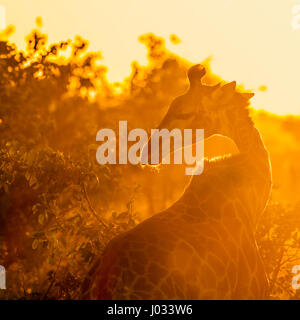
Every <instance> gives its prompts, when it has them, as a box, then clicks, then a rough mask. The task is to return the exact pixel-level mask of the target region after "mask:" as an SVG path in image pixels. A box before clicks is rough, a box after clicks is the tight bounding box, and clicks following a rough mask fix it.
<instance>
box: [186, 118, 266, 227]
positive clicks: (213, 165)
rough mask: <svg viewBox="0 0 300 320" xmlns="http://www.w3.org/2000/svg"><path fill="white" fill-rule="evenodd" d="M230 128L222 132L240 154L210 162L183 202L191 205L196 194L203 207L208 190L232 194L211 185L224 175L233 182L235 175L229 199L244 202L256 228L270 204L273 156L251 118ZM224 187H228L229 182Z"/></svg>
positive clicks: (233, 123)
mask: <svg viewBox="0 0 300 320" xmlns="http://www.w3.org/2000/svg"><path fill="white" fill-rule="evenodd" d="M227 128H229V129H227V130H224V131H223V132H220V133H221V134H223V135H224V136H227V137H228V138H231V139H232V140H233V141H234V142H235V144H236V145H237V147H238V149H239V151H240V154H238V155H236V156H229V157H222V158H220V159H218V160H216V161H208V162H207V163H206V164H205V166H204V173H203V175H200V176H194V177H193V179H192V180H191V183H190V185H189V187H188V188H187V190H186V191H187V192H186V193H187V197H184V199H183V202H185V203H186V205H187V206H189V203H188V202H190V200H189V196H188V194H191V193H192V194H197V197H198V199H199V203H198V205H199V207H201V206H203V199H202V195H203V193H204V191H205V189H206V188H209V189H212V191H213V192H214V191H215V192H216V193H220V192H221V193H222V192H224V191H225V192H224V193H226V192H228V190H222V189H220V188H222V187H219V186H215V185H211V178H212V177H213V176H214V175H218V174H219V173H220V172H221V174H222V175H223V176H222V177H223V179H224V180H226V179H231V178H232V175H233V176H234V178H235V179H236V180H235V181H234V187H233V188H232V191H230V192H232V194H231V193H230V194H229V195H228V196H227V200H226V201H228V202H235V201H242V203H243V206H244V207H245V208H246V209H247V210H248V217H247V219H248V220H249V221H250V223H251V225H252V226H253V227H254V228H255V227H256V225H257V222H258V219H259V216H260V214H261V213H262V211H263V210H264V208H265V206H266V204H267V201H268V198H269V194H270V189H271V171H270V161H269V155H268V152H267V150H266V148H265V146H264V143H263V141H262V138H261V135H260V133H259V131H258V130H257V129H256V128H255V126H254V124H253V122H252V120H251V118H250V117H249V118H246V120H242V121H241V120H239V121H236V122H235V121H233V122H231V123H229V124H228V126H227ZM220 169H221V170H220ZM212 180H214V179H212ZM221 185H226V181H224V183H223V182H222V183H221ZM225 188H226V187H225ZM230 190H231V189H230ZM241 199H242V200H241Z"/></svg>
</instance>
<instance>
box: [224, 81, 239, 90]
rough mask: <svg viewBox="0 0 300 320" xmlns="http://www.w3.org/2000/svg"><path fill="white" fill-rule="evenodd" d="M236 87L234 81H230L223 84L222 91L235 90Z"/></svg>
mask: <svg viewBox="0 0 300 320" xmlns="http://www.w3.org/2000/svg"><path fill="white" fill-rule="evenodd" d="M235 88H236V81H232V82H230V83H226V84H225V85H224V86H223V90H224V91H227V90H228V91H230V90H235Z"/></svg>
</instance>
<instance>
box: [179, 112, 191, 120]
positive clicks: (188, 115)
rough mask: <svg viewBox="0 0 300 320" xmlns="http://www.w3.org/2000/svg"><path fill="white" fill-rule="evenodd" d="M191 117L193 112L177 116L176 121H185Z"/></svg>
mask: <svg viewBox="0 0 300 320" xmlns="http://www.w3.org/2000/svg"><path fill="white" fill-rule="evenodd" d="M192 116H193V112H189V113H181V114H179V115H178V116H177V118H178V119H181V120H186V119H189V118H191V117H192Z"/></svg>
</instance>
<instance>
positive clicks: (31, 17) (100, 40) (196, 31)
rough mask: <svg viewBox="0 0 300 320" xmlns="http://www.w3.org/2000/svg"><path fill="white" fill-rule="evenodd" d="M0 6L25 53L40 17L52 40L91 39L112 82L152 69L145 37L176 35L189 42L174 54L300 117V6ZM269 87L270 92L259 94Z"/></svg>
mask: <svg viewBox="0 0 300 320" xmlns="http://www.w3.org/2000/svg"><path fill="white" fill-rule="evenodd" d="M0 4H1V5H3V6H5V8H6V22H7V24H14V25H15V26H16V28H17V29H16V32H15V34H14V35H13V37H12V40H14V41H16V42H17V43H18V45H19V46H21V47H24V41H23V39H24V36H25V35H26V34H27V33H28V32H29V31H30V30H31V29H32V28H33V27H34V26H35V24H34V21H35V18H36V17H37V16H41V17H42V18H43V21H44V27H43V31H44V32H46V33H48V34H49V40H50V41H59V40H64V39H67V38H73V37H74V36H75V35H76V34H80V35H81V36H83V37H84V38H86V39H88V40H89V41H90V48H91V49H92V50H95V51H97V50H100V51H101V52H102V54H103V56H104V62H105V64H106V65H107V66H108V67H109V73H108V77H109V79H110V80H112V81H120V80H122V79H123V78H124V77H125V76H127V75H128V74H129V72H130V63H131V61H132V60H138V61H139V62H141V63H142V64H145V63H146V59H145V48H144V47H143V45H142V44H140V43H139V42H138V41H137V38H138V36H139V35H141V34H143V33H147V32H153V33H155V34H157V35H159V36H163V37H165V39H168V38H169V36H170V34H173V33H175V34H176V35H178V36H179V38H180V39H181V40H182V42H181V43H180V44H177V45H173V44H171V43H170V42H169V41H167V47H168V48H169V49H171V50H172V51H173V52H176V53H178V54H180V55H181V56H183V57H184V58H187V59H189V60H191V61H192V62H199V61H201V60H203V59H205V58H207V57H208V56H211V57H212V70H213V72H215V73H217V74H219V75H220V76H222V78H224V79H226V80H228V81H231V80H237V82H239V83H242V84H244V85H245V87H246V88H248V89H252V90H253V91H254V92H255V93H256V96H255V98H253V104H254V106H256V107H257V108H264V109H266V110H268V111H270V112H274V113H279V114H288V113H293V114H300V29H293V27H292V19H293V13H292V10H293V8H294V6H296V5H300V0H0ZM294 10H296V9H294ZM296 11H297V10H296ZM296 11H295V13H294V15H295V14H297V12H296ZM299 13H300V10H299ZM299 22H300V19H299ZM262 85H264V86H267V88H268V90H267V91H260V90H259V87H260V86H262Z"/></svg>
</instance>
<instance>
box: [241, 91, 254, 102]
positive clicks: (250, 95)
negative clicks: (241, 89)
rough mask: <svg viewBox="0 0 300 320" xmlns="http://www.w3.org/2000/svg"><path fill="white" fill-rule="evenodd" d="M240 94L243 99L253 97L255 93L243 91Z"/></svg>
mask: <svg viewBox="0 0 300 320" xmlns="http://www.w3.org/2000/svg"><path fill="white" fill-rule="evenodd" d="M240 95H241V96H242V98H243V99H245V100H250V99H251V98H253V97H254V96H255V94H254V93H252V92H245V93H241V94H240Z"/></svg>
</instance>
